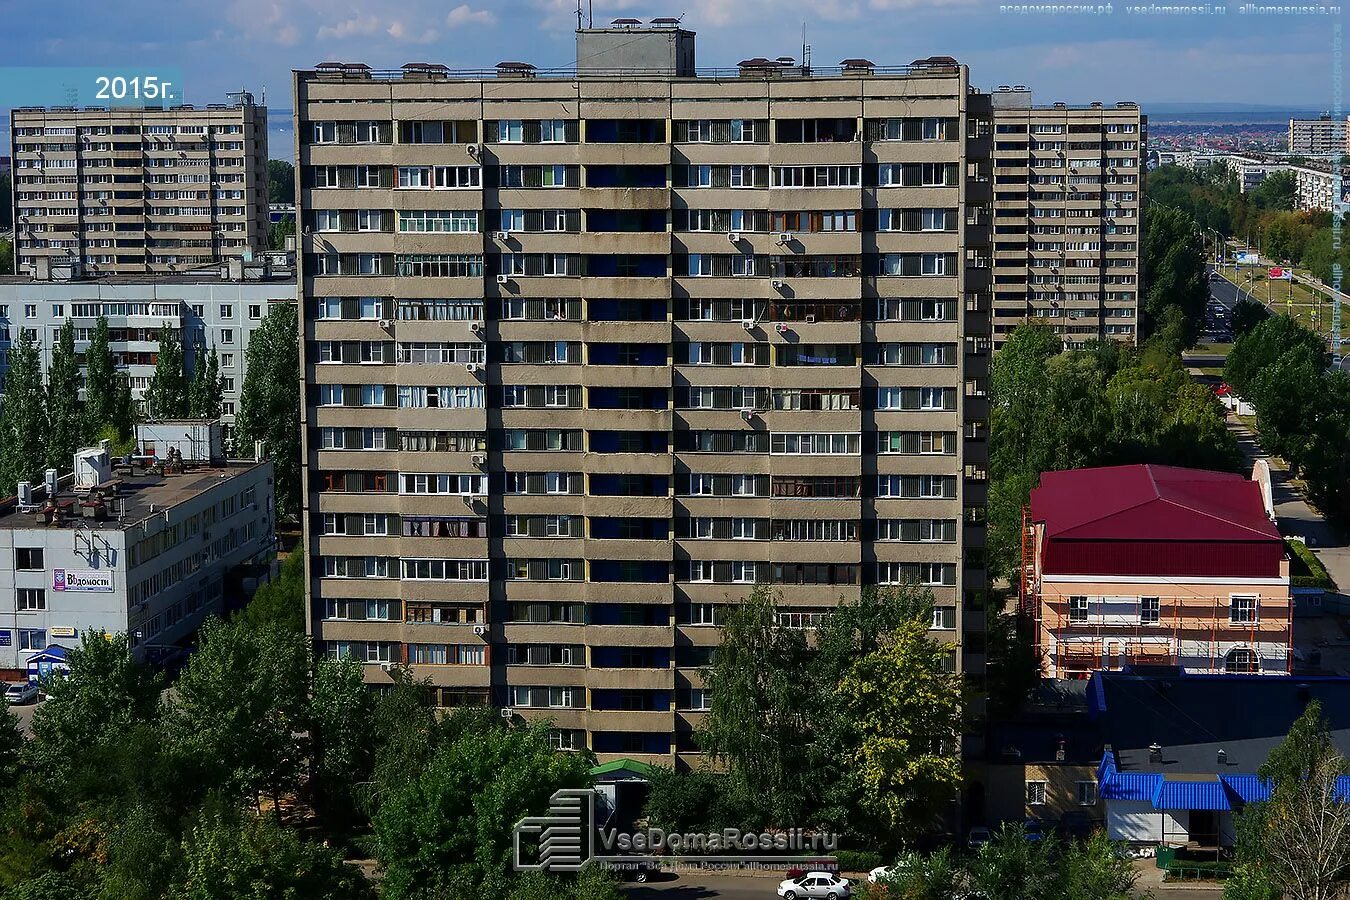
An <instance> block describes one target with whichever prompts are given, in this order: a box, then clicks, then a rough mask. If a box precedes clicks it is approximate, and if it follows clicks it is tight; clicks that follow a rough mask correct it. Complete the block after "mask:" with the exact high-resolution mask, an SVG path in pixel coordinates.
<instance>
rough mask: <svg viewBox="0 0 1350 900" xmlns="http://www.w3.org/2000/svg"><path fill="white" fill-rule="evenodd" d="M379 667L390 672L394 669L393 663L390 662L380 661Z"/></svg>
mask: <svg viewBox="0 0 1350 900" xmlns="http://www.w3.org/2000/svg"><path fill="white" fill-rule="evenodd" d="M380 668H381V669H383V670H384V671H386V672H392V671H394V664H393V663H390V662H382V663H380Z"/></svg>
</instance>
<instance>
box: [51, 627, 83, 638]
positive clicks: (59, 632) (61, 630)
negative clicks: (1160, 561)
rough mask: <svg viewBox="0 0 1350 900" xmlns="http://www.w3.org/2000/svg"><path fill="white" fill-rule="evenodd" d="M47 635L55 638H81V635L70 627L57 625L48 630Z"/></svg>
mask: <svg viewBox="0 0 1350 900" xmlns="http://www.w3.org/2000/svg"><path fill="white" fill-rule="evenodd" d="M47 633H48V634H49V635H51V636H52V637H54V638H61V637H64V638H73V637H79V633H78V632H76V630H75V629H74V628H72V627H70V626H69V625H56V626H53V627H51V628H48V629H47Z"/></svg>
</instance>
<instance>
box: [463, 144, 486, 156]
mask: <svg viewBox="0 0 1350 900" xmlns="http://www.w3.org/2000/svg"><path fill="white" fill-rule="evenodd" d="M464 152H465V153H467V154H469V155H470V156H472V157H474V158H475V159H477V158H478V154H480V153H482V152H483V148H482V147H480V146H478V145H477V144H465V145H464Z"/></svg>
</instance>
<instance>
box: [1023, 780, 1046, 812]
mask: <svg viewBox="0 0 1350 900" xmlns="http://www.w3.org/2000/svg"><path fill="white" fill-rule="evenodd" d="M1044 805H1045V782H1044V781H1028V782H1027V806H1044Z"/></svg>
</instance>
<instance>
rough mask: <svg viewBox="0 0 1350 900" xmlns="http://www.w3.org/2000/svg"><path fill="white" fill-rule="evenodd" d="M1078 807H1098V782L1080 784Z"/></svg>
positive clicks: (1081, 782)
mask: <svg viewBox="0 0 1350 900" xmlns="http://www.w3.org/2000/svg"><path fill="white" fill-rule="evenodd" d="M1078 805H1079V806H1096V805H1097V782H1095V781H1080V782H1078Z"/></svg>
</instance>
